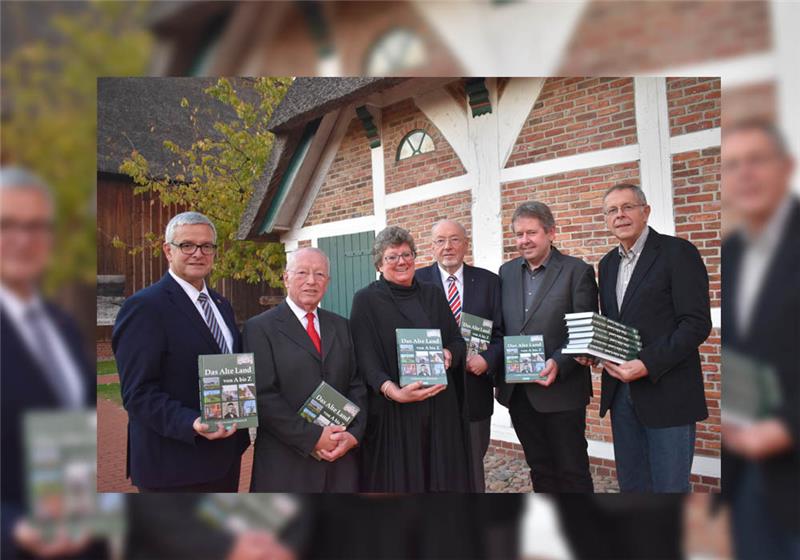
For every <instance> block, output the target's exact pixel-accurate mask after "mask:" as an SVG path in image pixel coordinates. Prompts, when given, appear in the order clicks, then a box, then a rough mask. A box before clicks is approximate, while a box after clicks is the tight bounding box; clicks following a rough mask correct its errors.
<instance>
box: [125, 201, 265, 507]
mask: <svg viewBox="0 0 800 560" xmlns="http://www.w3.org/2000/svg"><path fill="white" fill-rule="evenodd" d="M164 237H165V240H164V246H163V249H164V255H165V256H166V258H167V261H168V262H169V270H168V271H167V273H166V274H164V276H163V277H162V278H161V280H159V281H158V282H156V283H155V284H153V285H152V286H149V287H147V288H145V289H143V290H140V291H139V292H137V293H135V294H134V295H132V296H131V297H129V298H128V299H127V300H126V301H125V303H124V304H123V305H122V309H120V312H119V314H118V315H117V321H116V323H115V324H114V332H113V335H112V341H111V344H112V348H113V350H114V355H115V357H116V360H117V367H118V371H119V377H120V384H121V390H122V403H123V405H124V406H125V410H127V411H128V464H127V466H128V469H127V471H128V472H127V475H128V476H129V477H130V478H131V481H132V482H133V484H134V485H136V486H137V487H138V488H139V490H140V491H144V492H236V491H237V490H238V487H239V472H240V467H241V454H242V452H244V450H245V449H246V448H247V446H248V445H249V443H250V439H249V437H248V434H247V431H246V430H242V431H237V430H236V424H234V425H233V426H232V427H231V428H230V429H226V428H225V427H224V426H223V425H222V423H221V422H219V423H217V426H208V425H206V424H203V423H202V422H201V421H200V417H201V415H200V405H199V396H198V381H197V380H198V377H197V357H198V356H199V355H201V354H220V353H222V354H226V353H230V352H239V351H240V348H241V338H240V335H239V331H238V330H237V328H236V319H235V317H234V314H233V308H232V307H231V305H230V303H229V302H228V301H227V300H226V299H225V298H223V297H222V296H221V295H220V294H218V293H217V292H215V291H214V290H212V289H210V288H208V286H206V283H205V278H206V276H208V274H209V273H210V272H211V268H212V267H213V265H214V256H215V255H216V252H217V245H216V243H217V231H216V228H215V227H214V224H213V223H212V222H211V220H209V219H208V218H207V217H206V216H204V215H203V214H200V213H198V212H183V213H181V214H178V215H177V216H175V217H173V218H172V219H171V220H170V221H169V223H168V224H167V228H166V233H165V236H164Z"/></svg>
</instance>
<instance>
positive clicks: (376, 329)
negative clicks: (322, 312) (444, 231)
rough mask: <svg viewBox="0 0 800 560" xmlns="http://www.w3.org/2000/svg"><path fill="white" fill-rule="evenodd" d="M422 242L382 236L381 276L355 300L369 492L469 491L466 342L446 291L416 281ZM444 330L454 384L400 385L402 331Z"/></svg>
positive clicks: (393, 230) (403, 234) (397, 231)
mask: <svg viewBox="0 0 800 560" xmlns="http://www.w3.org/2000/svg"><path fill="white" fill-rule="evenodd" d="M416 250H417V249H416V244H415V243H414V238H413V237H412V236H411V234H410V233H409V232H408V231H406V230H404V229H403V228H401V227H397V226H389V227H387V228H386V229H384V230H383V231H381V232H380V233H379V234H378V235H377V237H376V238H375V243H374V246H373V257H374V263H375V268H376V269H377V270H378V271H379V272H380V278H379V279H378V280H376V281H375V282H373V283H372V284H370V285H369V286H367V287H366V288H364V289H362V290H360V291H358V292H357V293H356V294H355V296H354V297H353V308H352V311H351V313H350V326H351V329H352V331H353V341H354V345H355V349H356V358H357V361H358V367H359V370H360V372H361V375H362V376H363V377H364V381H365V382H366V384H367V387H369V389H370V391H369V407H368V409H369V412H368V414H369V417H368V420H367V431H366V433H365V435H364V441H363V445H362V469H361V471H362V484H361V486H362V487H361V490H362V491H364V492H469V491H471V490H472V489H473V488H474V486H473V482H472V480H471V478H470V473H471V470H470V468H469V464H470V460H469V453H468V449H469V446H468V445H469V444H468V437H469V426H468V424H467V422H468V417H467V414H466V410H465V404H464V357H465V354H466V347H465V344H464V340H463V339H462V338H461V333H460V331H459V328H458V324H457V323H456V320H455V318H454V317H453V313H452V312H451V311H450V307H449V306H448V305H447V300H446V299H445V296H444V293H443V292H442V291H441V290H440V289H438V288H437V287H436V286H434V285H433V284H423V283H419V282H417V281H416V280H415V278H414V272H415V267H414V261H415V259H416ZM399 328H402V329H438V330H439V331H441V334H442V343H443V346H444V356H445V357H444V361H445V363H444V367H445V372H446V375H447V385H430V386H425V385H423V384H422V382H416V383H412V384H410V385H405V386H403V387H400V385H399V381H400V371H399V365H398V360H397V346H396V338H395V331H396V329H399Z"/></svg>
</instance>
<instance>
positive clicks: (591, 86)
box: [506, 78, 636, 167]
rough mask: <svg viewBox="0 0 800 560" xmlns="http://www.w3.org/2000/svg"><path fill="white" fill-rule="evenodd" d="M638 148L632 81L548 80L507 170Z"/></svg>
mask: <svg viewBox="0 0 800 560" xmlns="http://www.w3.org/2000/svg"><path fill="white" fill-rule="evenodd" d="M635 143H636V119H635V113H634V98H633V80H632V79H631V78H620V79H617V78H548V79H547V81H546V82H545V85H544V88H543V89H542V92H541V94H540V95H539V98H538V99H537V100H536V104H535V105H534V107H533V109H532V111H531V114H530V115H529V117H528V120H527V121H526V122H525V124H524V126H523V127H522V131H521V132H520V136H519V138H518V139H517V142H516V144H515V146H514V148H513V150H512V152H511V157H510V158H509V160H508V164H507V165H506V167H514V166H517V165H522V164H525V163H533V162H536V161H542V160H548V159H554V158H559V157H564V156H571V155H575V154H579V153H583V152H591V151H595V150H600V149H605V148H614V147H618V146H625V145H628V144H635Z"/></svg>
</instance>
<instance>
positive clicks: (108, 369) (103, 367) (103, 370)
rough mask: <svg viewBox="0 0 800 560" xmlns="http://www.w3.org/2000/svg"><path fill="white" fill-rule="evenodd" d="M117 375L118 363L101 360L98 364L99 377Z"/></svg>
mask: <svg viewBox="0 0 800 560" xmlns="http://www.w3.org/2000/svg"><path fill="white" fill-rule="evenodd" d="M109 373H117V362H116V361H114V360H99V361H98V362H97V375H107V374H109Z"/></svg>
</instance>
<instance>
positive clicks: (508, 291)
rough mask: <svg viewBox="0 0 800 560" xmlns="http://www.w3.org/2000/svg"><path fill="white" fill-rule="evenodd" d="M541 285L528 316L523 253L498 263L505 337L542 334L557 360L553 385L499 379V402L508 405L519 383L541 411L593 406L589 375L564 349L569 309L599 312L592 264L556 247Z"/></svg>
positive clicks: (549, 354) (549, 353)
mask: <svg viewBox="0 0 800 560" xmlns="http://www.w3.org/2000/svg"><path fill="white" fill-rule="evenodd" d="M550 255H551V256H550V261H549V262H548V264H547V267H546V268H545V271H544V277H543V278H542V283H541V284H540V285H539V288H538V291H537V292H536V294H535V295H534V301H533V306H532V307H531V309H530V310H529V311H528V313H527V314H525V304H524V300H523V293H522V291H523V288H524V285H523V278H522V275H523V274H525V272H524V271H523V270H522V264H523V262H524V259H523V257H517V258H516V259H514V260H512V261H509V262H507V263H505V264H504V265H503V266H501V267H500V279H501V280H502V286H503V290H502V291H503V325H504V329H505V334H506V335H507V336H516V335H521V334H541V335H544V351H545V357H546V358H548V359H549V358H553V360H555V362H556V363H557V364H558V376H557V377H556V380H555V381H554V382H553V384H552V385H550V386H549V387H543V386H542V385H539V384H538V383H520V384H507V383H506V382H505V375H502V376H500V377H501V380H500V381H498V382H497V387H498V395H497V400H498V401H499V402H500V403H501V404H503V405H504V406H508V405H509V403H510V402H511V394H512V392H513V391H514V388H515V387H516V386H517V385H518V386H519V388H520V390H523V391H525V394H526V395H527V397H528V400H529V401H530V403H531V405H532V406H533V407H534V408H535V409H536V410H538V411H539V412H560V411H564V410H574V409H576V408H580V407H582V406H586V405H587V404H589V399H590V398H591V396H592V379H591V373H590V371H589V368H588V367H587V366H582V365H580V364H579V363H578V362H576V361H575V360H574V359H573V358H572V356H569V355H567V356H565V355H563V354H562V353H561V350H562V348H563V347H564V346H566V345H567V325H566V322H565V321H564V314H565V313H577V312H581V311H597V283H596V282H595V280H594V268H592V267H591V266H590V265H588V264H586V263H585V262H583V261H582V260H581V259H578V258H576V257H570V256H568V255H564V254H563V253H561V252H560V251H559V250H558V249H556V248H555V247H553V248H552V249H551V253H550Z"/></svg>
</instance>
